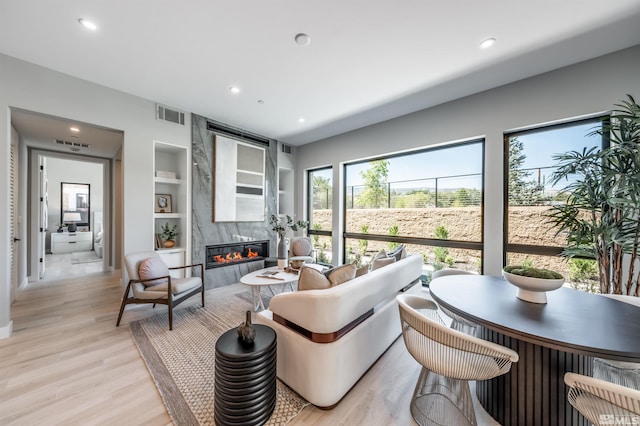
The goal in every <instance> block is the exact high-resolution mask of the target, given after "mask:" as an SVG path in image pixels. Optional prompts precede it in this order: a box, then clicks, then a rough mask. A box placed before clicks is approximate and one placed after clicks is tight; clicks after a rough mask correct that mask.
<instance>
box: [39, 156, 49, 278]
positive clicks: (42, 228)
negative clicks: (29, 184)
mask: <svg viewBox="0 0 640 426" xmlns="http://www.w3.org/2000/svg"><path fill="white" fill-rule="evenodd" d="M45 165H46V160H45V159H44V158H43V157H41V158H40V185H39V186H40V208H39V212H40V214H39V218H38V257H39V258H40V259H39V260H40V262H39V263H38V276H39V277H40V278H42V277H44V271H45V253H46V243H47V227H48V226H49V224H48V218H47V214H48V213H47V209H48V207H49V195H48V188H47V185H48V181H47V173H46V168H45Z"/></svg>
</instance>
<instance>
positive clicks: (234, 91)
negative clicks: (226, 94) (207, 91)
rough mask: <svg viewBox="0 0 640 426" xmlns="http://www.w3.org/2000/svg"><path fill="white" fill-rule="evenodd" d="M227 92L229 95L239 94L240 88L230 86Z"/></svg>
mask: <svg viewBox="0 0 640 426" xmlns="http://www.w3.org/2000/svg"><path fill="white" fill-rule="evenodd" d="M229 91H230V92H231V93H240V88H239V87H236V86H231V87H229Z"/></svg>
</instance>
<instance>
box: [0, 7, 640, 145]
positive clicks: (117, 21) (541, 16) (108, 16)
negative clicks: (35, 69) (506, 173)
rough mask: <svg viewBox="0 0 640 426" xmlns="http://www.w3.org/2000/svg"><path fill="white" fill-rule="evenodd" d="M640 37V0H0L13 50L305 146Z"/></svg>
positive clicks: (3, 38) (0, 36) (4, 43)
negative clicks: (87, 23)
mask: <svg viewBox="0 0 640 426" xmlns="http://www.w3.org/2000/svg"><path fill="white" fill-rule="evenodd" d="M78 18H86V19H91V20H93V21H94V22H95V23H96V24H97V25H98V27H99V28H98V30H97V31H95V32H91V31H88V30H87V29H85V28H84V27H82V26H81V25H79V23H78ZM301 32H304V33H307V34H308V35H309V36H310V37H311V43H310V44H309V45H308V46H300V45H297V44H296V43H295V42H294V36H295V35H296V34H297V33H301ZM488 37H495V38H496V39H497V42H496V43H495V45H494V46H493V47H491V48H489V49H480V48H479V44H480V42H481V41H483V40H484V39H486V38H488ZM637 44H640V1H638V0H608V1H606V2H602V1H601V0H561V1H558V0H528V1H527V0H519V1H515V0H485V1H476V0H473V1H472V0H447V1H442V0H441V1H435V0H392V1H390V0H269V1H265V0H240V1H238V0H226V1H223V0H182V1H178V0H102V1H100V0H96V1H86V0H56V1H47V0H20V1H10V0H0V52H1V53H4V54H6V55H9V56H13V57H16V58H20V59H23V60H26V61H29V62H33V63H35V64H39V65H42V66H45V67H48V68H51V69H54V70H57V71H61V72H63V73H67V74H70V75H73V76H76V77H79V78H82V79H85V80H89V81H93V82H96V83H98V84H102V85H105V86H108V87H111V88H114V89H118V90H121V91H124V92H127V93H131V94H134V95H138V96H141V97H143V98H146V99H150V100H152V101H154V102H159V103H162V104H165V105H168V106H171V107H175V108H178V109H181V110H184V111H187V112H194V113H196V114H200V115H203V116H206V117H209V118H212V119H214V120H217V121H219V122H223V123H227V124H229V125H232V126H236V127H240V128H243V129H245V130H248V131H250V132H254V133H258V134H261V135H264V136H267V137H270V138H275V139H278V140H281V141H284V142H286V143H289V144H293V145H301V144H304V143H308V142H312V141H315V140H318V139H322V138H325V137H329V136H333V135H335V134H339V133H343V132H346V131H350V130H353V129H356V128H359V127H363V126H366V125H369V124H373V123H376V122H379V121H383V120H387V119H390V118H393V117H397V116H399V115H403V114H407V113H410V112H413V111H416V110H420V109H423V108H426V107H429V106H433V105H437V104H440V103H442V102H446V101H449V100H453V99H457V98H460V97H463V96H466V95H470V94H473V93H477V92H479V91H482V90H487V89H490V88H492V87H496V86H500V85H503V84H506V83H509V82H513V81H516V80H519V79H522V78H526V77H529V76H532V75H535V74H539V73H542V72H546V71H549V70H552V69H556V68H559V67H562V66H565V65H569V64H572V63H576V62H580V61H583V60H586V59H589V58H593V57H596V56H600V55H603V54H606V53H609V52H613V51H616V50H620V49H623V48H626V47H630V46H634V45H637ZM0 78H1V77H0ZM230 86H238V87H239V88H240V89H241V91H240V93H238V94H235V95H234V94H232V93H230V91H229V87H230ZM258 100H262V101H263V103H259V102H258ZM299 117H304V118H305V121H304V122H303V123H300V122H298V119H299Z"/></svg>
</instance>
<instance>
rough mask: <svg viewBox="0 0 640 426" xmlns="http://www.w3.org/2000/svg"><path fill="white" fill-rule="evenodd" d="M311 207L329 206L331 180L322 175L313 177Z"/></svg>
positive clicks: (321, 207)
mask: <svg viewBox="0 0 640 426" xmlns="http://www.w3.org/2000/svg"><path fill="white" fill-rule="evenodd" d="M312 185H313V208H314V209H330V208H331V182H329V178H326V177H324V176H314V177H313V183H312Z"/></svg>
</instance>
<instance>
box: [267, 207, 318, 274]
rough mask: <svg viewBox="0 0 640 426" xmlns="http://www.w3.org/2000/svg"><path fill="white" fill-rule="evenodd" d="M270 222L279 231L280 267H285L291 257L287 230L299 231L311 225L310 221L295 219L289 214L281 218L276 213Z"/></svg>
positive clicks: (273, 228)
mask: <svg viewBox="0 0 640 426" xmlns="http://www.w3.org/2000/svg"><path fill="white" fill-rule="evenodd" d="M269 224H270V225H271V229H272V230H274V231H275V232H277V233H278V269H284V268H286V267H287V263H288V262H287V259H288V258H289V256H288V255H289V240H288V239H287V238H286V236H287V231H288V230H289V229H290V230H292V231H294V232H295V231H297V230H298V229H305V228H307V227H308V226H309V222H308V221H306V220H298V221H294V220H293V218H292V217H291V216H289V215H286V216H285V217H284V218H279V217H278V216H276V215H275V214H272V215H271V216H270V217H269Z"/></svg>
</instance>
